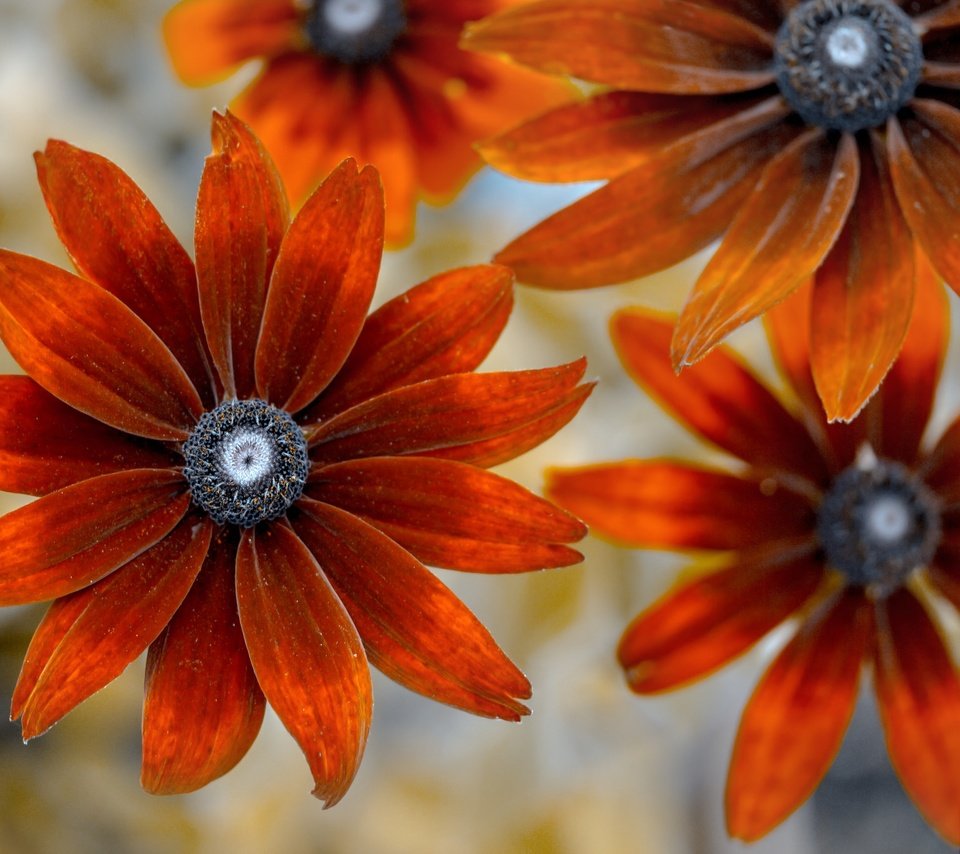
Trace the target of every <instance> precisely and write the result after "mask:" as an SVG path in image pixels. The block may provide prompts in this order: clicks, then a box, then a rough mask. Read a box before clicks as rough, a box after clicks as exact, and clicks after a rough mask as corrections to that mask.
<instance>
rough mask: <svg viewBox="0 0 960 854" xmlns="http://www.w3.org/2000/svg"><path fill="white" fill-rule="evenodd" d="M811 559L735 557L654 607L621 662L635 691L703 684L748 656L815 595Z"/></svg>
mask: <svg viewBox="0 0 960 854" xmlns="http://www.w3.org/2000/svg"><path fill="white" fill-rule="evenodd" d="M822 579H823V569H822V567H821V565H820V564H819V563H818V562H817V561H816V560H814V558H813V557H812V555H810V556H807V557H799V558H798V557H796V555H789V554H788V553H786V552H785V553H784V554H783V555H782V556H780V560H779V561H778V562H776V563H771V555H770V554H769V553H765V554H762V555H761V556H759V557H756V556H753V557H745V556H742V555H741V556H735V557H734V562H733V563H731V564H729V565H727V566H726V567H724V568H723V569H720V570H718V571H716V572H711V573H710V574H709V575H707V576H705V577H703V578H699V579H697V580H696V581H692V582H689V583H687V584H685V585H684V586H682V587H680V588H679V589H677V590H674V591H672V592H670V593H668V594H667V595H666V596H664V597H663V598H662V599H661V600H660V601H659V602H655V603H654V604H653V605H652V606H651V607H650V608H648V609H647V610H646V611H644V612H643V613H641V614H639V615H638V616H637V617H635V618H634V620H633V621H632V622H631V623H630V625H629V626H627V628H626V630H625V631H624V633H623V637H622V638H621V640H620V645H619V647H618V650H617V657H618V658H619V661H620V665H621V666H622V667H623V668H624V670H625V671H626V677H627V681H628V682H629V684H630V688H631V690H633V691H636V692H637V693H638V694H653V693H657V692H659V691H666V690H669V689H671V688H675V687H677V686H679V685H683V684H685V683H688V682H691V681H693V680H696V679H700V678H702V677H704V676H706V675H708V674H710V673H712V672H713V671H715V670H718V669H719V668H721V667H723V666H724V665H726V664H728V663H729V662H730V661H732V660H733V659H734V658H736V657H737V656H739V655H742V654H743V653H744V652H746V651H747V650H748V649H750V647H752V646H753V645H754V644H755V643H756V642H757V641H759V640H760V638H762V637H763V636H764V635H766V634H767V633H768V632H770V631H772V630H773V629H774V628H776V627H777V626H778V625H780V623H782V622H783V621H784V620H786V619H789V617H790V616H791V615H792V614H793V613H794V612H795V611H796V610H797V609H799V608H800V607H802V606H803V604H804V603H805V602H806V601H807V600H808V599H809V598H810V597H811V596H812V595H813V594H814V592H815V591H816V590H817V588H818V586H819V585H820V582H821V580H822Z"/></svg>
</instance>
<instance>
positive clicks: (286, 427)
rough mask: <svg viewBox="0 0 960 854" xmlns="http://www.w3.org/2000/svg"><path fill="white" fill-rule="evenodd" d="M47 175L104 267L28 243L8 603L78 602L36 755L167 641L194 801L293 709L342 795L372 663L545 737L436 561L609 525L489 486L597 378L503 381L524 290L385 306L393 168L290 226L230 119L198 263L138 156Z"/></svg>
mask: <svg viewBox="0 0 960 854" xmlns="http://www.w3.org/2000/svg"><path fill="white" fill-rule="evenodd" d="M37 166H38V171H39V176H40V184H41V187H42V189H43V193H44V196H45V198H46V201H47V206H48V208H49V210H50V213H51V215H52V217H53V221H54V224H55V226H56V228H57V231H58V233H59V235H60V238H61V240H62V241H63V243H64V245H65V246H66V248H67V250H68V252H69V253H70V255H71V257H72V259H73V261H74V263H75V264H76V266H77V269H78V270H79V272H80V274H81V275H80V276H79V277H78V276H75V275H72V274H70V273H67V272H64V271H62V270H60V269H58V268H56V267H53V266H51V265H49V264H46V263H44V262H42V261H38V260H36V259H33V258H29V257H26V256H23V255H18V254H15V253H12V252H8V251H0V337H2V339H3V341H4V343H5V344H6V345H7V347H8V348H9V350H10V352H11V353H12V355H13V356H14V358H15V359H16V360H17V361H18V362H19V364H20V365H21V366H22V367H23V368H24V370H25V371H27V373H28V374H29V377H24V376H5V377H0V386H2V389H3V394H2V395H0V401H2V403H0V459H2V465H0V488H3V489H5V490H8V491H13V492H20V493H26V494H30V495H36V496H40V497H39V498H38V499H37V500H36V501H34V502H32V503H30V504H28V505H26V506H25V507H23V508H22V509H19V510H16V511H14V512H12V513H9V514H7V515H6V516H3V517H2V518H0V543H2V546H3V554H4V561H3V566H2V568H0V603H2V604H16V603H23V602H34V601H41V600H47V599H54V600H55V601H54V602H53V604H52V605H51V607H50V609H49V611H48V612H47V615H46V616H45V618H44V619H43V621H42V623H41V625H40V627H39V628H38V629H37V632H36V634H35V636H34V638H33V641H32V642H31V645H30V648H29V650H28V651H27V655H26V660H25V662H24V665H23V670H22V672H21V674H20V679H19V681H18V683H17V686H16V689H15V692H14V697H13V710H12V713H13V717H14V718H20V719H21V724H22V729H23V736H24V738H25V739H30V738H32V737H34V736H36V735H39V734H40V733H42V732H43V731H45V730H46V729H48V728H49V727H50V726H52V725H53V724H54V723H56V722H57V721H58V720H59V719H60V718H61V717H62V716H63V715H64V714H66V713H67V712H68V711H70V709H72V708H73V707H74V706H76V705H77V704H78V703H80V702H81V701H82V700H84V699H85V698H86V697H88V696H90V694H92V693H93V692H94V691H97V690H98V689H100V688H102V687H103V686H104V685H106V684H107V683H108V682H110V681H111V680H112V679H113V678H114V677H115V676H117V675H118V674H119V673H120V672H121V671H122V670H123V669H124V668H125V667H126V666H127V665H128V664H129V663H130V662H131V661H133V660H134V659H135V658H136V657H137V656H138V655H140V653H141V652H143V651H144V650H145V649H147V648H148V647H149V655H148V658H147V677H146V697H145V703H144V718H143V777H142V780H143V784H144V786H145V787H146V788H147V789H148V790H149V791H152V792H163V793H167V792H181V791H189V790H192V789H195V788H197V787H199V786H202V785H204V784H205V783H207V782H208V781H209V780H211V779H213V778H215V777H217V776H219V775H220V774H223V773H224V772H226V771H227V770H229V769H230V768H231V767H232V766H233V765H234V764H235V763H236V762H237V761H238V760H239V759H240V758H241V757H242V756H243V755H244V753H245V752H246V751H247V749H248V748H249V746H250V744H251V743H252V741H253V739H254V738H255V737H256V734H257V732H258V730H259V727H260V723H261V720H262V717H263V712H264V707H265V702H269V703H270V705H271V706H272V707H273V708H274V710H275V711H276V713H277V715H278V716H279V717H280V719H281V720H282V722H283V723H284V725H285V726H286V727H287V729H288V730H289V731H290V732H291V734H292V735H293V736H294V738H295V739H296V740H297V742H298V743H299V744H300V746H301V748H302V749H303V751H304V753H305V754H306V756H307V760H308V762H309V764H310V768H311V771H312V772H313V776H314V778H315V781H316V789H315V794H316V795H317V796H318V797H320V798H322V799H323V800H325V801H326V802H327V804H328V805H329V804H333V803H335V802H336V801H337V800H339V799H340V798H341V797H342V796H343V794H344V793H345V791H346V790H347V788H348V786H349V785H350V782H351V780H352V779H353V776H354V774H355V772H356V769H357V766H358V764H359V761H360V758H361V756H362V753H363V748H364V745H365V743H366V736H367V730H368V727H369V724H370V714H371V704H372V694H371V683H370V673H369V666H368V661H369V662H370V663H372V664H374V665H375V666H377V667H379V668H380V669H381V670H382V671H384V672H385V673H386V674H387V675H389V676H391V677H392V678H394V679H395V680H397V681H398V682H400V683H401V684H403V685H405V686H407V687H409V688H411V689H412V690H414V691H418V692H420V693H422V694H424V695H426V696H428V697H431V698H433V699H436V700H439V701H441V702H445V703H449V704H450V705H453V706H457V707H459V708H462V709H466V710H468V711H471V712H474V713H476V714H480V715H486V716H489V717H494V718H504V719H508V720H517V719H519V717H520V716H522V715H524V714H526V712H527V709H526V707H525V706H524V705H523V704H522V703H521V702H520V700H521V699H523V698H526V697H528V696H529V695H530V686H529V683H528V682H527V680H526V678H525V677H524V676H523V674H522V673H520V671H519V670H518V669H517V668H516V667H515V666H514V665H513V664H512V663H511V662H510V661H509V659H508V658H507V657H506V656H505V655H504V654H503V653H502V652H501V650H500V649H499V648H498V647H497V645H496V644H495V643H494V641H493V639H492V638H491V636H490V635H489V634H488V632H487V631H486V630H485V628H484V627H483V626H482V625H481V623H480V622H479V621H478V620H477V619H476V617H474V616H473V615H472V614H471V613H470V612H469V611H468V610H467V608H466V607H465V606H464V605H463V604H462V603H461V602H460V601H459V600H458V599H457V598H456V597H455V596H454V595H453V594H452V593H451V592H450V591H449V590H448V589H447V588H446V587H445V586H444V585H442V584H441V583H440V582H439V581H438V580H437V579H436V578H435V577H434V576H433V574H431V573H430V572H429V571H428V570H427V569H426V568H425V567H424V565H423V563H422V562H427V563H431V564H434V565H437V566H445V567H451V568H454V569H461V570H466V571H471V572H493V573H503V572H522V571H525V570H530V569H534V568H539V567H549V566H562V565H566V564H570V563H574V562H576V561H577V560H578V559H579V554H578V553H577V552H576V551H574V550H573V549H571V548H570V547H569V546H567V545H565V543H569V542H573V541H575V540H577V539H579V538H580V537H581V536H582V535H583V533H584V528H583V526H582V525H581V523H579V522H578V521H576V520H575V519H573V518H572V517H571V516H569V515H568V514H567V513H565V512H564V511H562V510H558V509H557V508H555V507H553V506H552V505H550V504H549V503H548V502H546V501H544V500H543V499H541V498H538V497H536V496H535V495H533V494H532V493H530V492H528V491H526V490H525V489H523V488H522V487H520V486H518V485H517V484H515V483H513V482H511V481H509V480H507V479H505V478H503V477H500V476H498V475H495V474H493V473H491V472H488V471H486V470H485V467H487V466H490V465H493V464H495V463H498V462H501V461H504V460H508V459H511V458H513V457H514V456H516V455H517V454H520V453H522V452H523V451H524V450H526V449H528V448H531V447H533V446H535V445H537V444H539V442H541V441H542V440H543V439H544V438H546V437H547V436H549V435H551V434H552V433H553V432H554V431H556V430H557V429H559V427H561V426H562V425H563V424H565V423H566V422H567V421H568V420H569V419H570V418H571V417H572V416H573V415H574V414H575V413H576V411H577V410H578V409H579V407H580V405H581V404H582V403H583V401H584V400H585V398H586V396H587V395H588V394H589V391H590V386H588V385H580V384H578V383H579V380H580V377H581V375H582V373H583V363H582V361H581V362H574V363H572V364H569V365H565V366H561V367H557V368H547V369H542V370H533V371H524V372H507V373H489V374H475V373H473V370H474V369H475V368H476V367H477V366H478V365H479V363H480V362H481V361H482V360H483V359H484V357H485V356H486V355H487V353H488V351H489V350H490V348H491V347H492V346H493V344H494V342H495V341H496V340H497V338H498V336H499V334H500V332H501V330H502V328H503V326H504V324H505V323H506V320H507V317H508V315H509V312H510V308H511V305H512V280H511V275H510V272H509V271H508V270H506V269H504V268H502V267H496V266H479V267H471V268H464V269H460V270H454V271H452V272H449V273H444V274H441V275H438V276H436V277H434V278H433V279H430V280H429V281H427V282H424V283H423V284H421V285H418V286H417V287H415V288H413V289H411V290H409V291H408V292H406V293H405V294H403V295H401V296H400V297H398V298H396V299H394V300H392V301H390V302H388V303H386V304H385V305H384V306H383V307H381V308H380V309H379V310H377V311H376V312H374V313H373V314H371V315H370V316H369V317H367V309H368V306H369V303H370V300H371V298H372V296H373V292H374V287H375V283H376V279H377V273H378V270H379V265H380V257H381V252H382V244H383V216H384V207H383V194H382V191H381V188H380V184H379V180H378V177H377V173H376V171H375V170H374V169H373V168H371V167H367V168H364V169H363V170H359V171H358V168H357V166H356V164H355V163H354V162H353V161H350V160H348V161H345V162H344V163H343V164H341V165H340V166H339V167H338V168H337V169H336V170H335V171H334V172H333V174H331V176H330V177H329V178H328V179H327V180H326V181H324V183H323V184H322V185H321V186H320V188H319V189H318V190H317V191H316V193H315V194H314V195H313V196H312V197H311V198H310V199H309V200H308V201H307V203H306V204H305V205H304V207H303V209H302V210H301V211H300V213H299V214H298V215H297V216H296V217H295V218H294V219H293V221H292V222H291V221H290V216H289V211H288V208H287V204H286V200H285V196H284V194H283V190H282V186H281V183H280V179H279V176H278V175H277V173H276V171H275V169H274V167H273V164H272V163H271V161H270V160H269V158H268V157H267V155H266V154H265V152H264V150H263V149H262V147H261V146H260V144H259V143H258V141H257V139H256V137H254V136H253V135H252V133H251V132H250V130H249V129H248V128H247V127H246V126H245V125H243V124H242V123H241V122H240V121H239V120H237V119H236V118H234V117H232V116H231V115H229V114H228V115H226V116H218V115H215V116H214V122H213V153H212V154H211V156H210V157H209V158H208V159H207V162H206V166H205V169H204V172H203V177H202V179H201V183H200V192H199V199H198V203H197V222H196V234H195V238H196V265H194V263H193V262H192V261H191V260H190V258H189V256H188V255H187V253H186V251H185V250H184V249H183V248H182V247H181V246H180V244H179V243H178V242H177V241H176V239H175V238H174V236H173V235H172V233H171V232H170V231H169V230H168V228H167V227H166V225H165V224H164V223H163V221H162V220H161V218H160V216H159V214H158V213H157V211H156V210H155V209H154V207H153V206H152V205H151V204H150V202H149V201H148V200H147V199H146V198H145V197H144V195H143V194H142V192H141V191H140V190H139V189H138V188H137V186H136V185H135V184H134V183H133V182H132V181H131V180H130V179H129V178H128V177H127V176H126V175H125V174H124V173H123V172H121V171H120V170H119V169H118V168H117V167H116V166H114V165H113V164H111V163H110V162H109V161H107V160H105V159H103V158H101V157H99V156H97V155H95V154H91V153H87V152H84V151H80V150H78V149H76V148H73V147H72V146H69V145H67V144H65V143H62V142H51V143H49V145H48V146H47V149H46V151H45V152H43V153H42V154H38V155H37Z"/></svg>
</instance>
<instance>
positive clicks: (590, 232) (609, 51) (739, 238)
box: [465, 0, 960, 420]
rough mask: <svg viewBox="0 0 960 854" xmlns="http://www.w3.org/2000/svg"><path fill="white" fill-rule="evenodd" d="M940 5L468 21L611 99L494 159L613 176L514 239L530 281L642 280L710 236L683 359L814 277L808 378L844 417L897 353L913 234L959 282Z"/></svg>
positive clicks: (553, 11) (956, 166)
mask: <svg viewBox="0 0 960 854" xmlns="http://www.w3.org/2000/svg"><path fill="white" fill-rule="evenodd" d="M954 7H955V4H954V3H950V2H937V0H930V1H929V2H922V3H896V2H894V1H893V0H805V2H790V3H774V2H770V3H755V2H746V0H743V2H741V0H735V2H729V0H657V2H647V0H541V2H534V3H531V4H528V5H526V6H522V7H518V8H516V9H510V10H506V11H504V12H502V13H501V14H499V15H495V16H493V17H492V18H489V19H487V20H485V21H482V22H479V23H477V24H473V25H471V26H470V27H469V28H468V31H467V36H466V39H465V44H466V45H467V46H469V47H474V48H477V49H485V50H495V51H501V52H504V53H506V54H508V55H509V56H510V57H512V58H513V59H515V60H517V61H518V62H521V63H526V64H527V65H530V66H532V67H534V68H538V69H541V70H544V71H554V72H555V71H556V70H557V69H563V70H565V71H566V72H567V73H570V74H573V75H574V76H577V77H582V78H585V79H587V80H590V81H593V82H595V83H598V84H602V85H603V86H604V87H605V89H604V91H601V92H599V93H597V94H594V95H593V96H592V97H589V98H587V99H586V100H584V101H583V102H582V103H578V104H572V105H568V106H565V107H560V108H558V109H555V110H553V111H550V112H548V113H546V114H544V115H543V116H541V117H539V118H535V119H532V120H531V121H529V122H527V123H526V124H524V125H522V126H520V127H519V128H517V129H515V130H512V131H508V132H506V133H505V134H503V135H502V136H500V137H498V138H495V139H493V140H491V141H490V142H488V143H486V144H485V145H483V146H482V147H481V151H482V153H483V155H484V156H485V157H486V159H487V160H488V161H489V162H490V163H492V164H493V165H494V166H496V167H498V168H500V169H502V170H504V171H506V172H508V173H510V174H512V175H516V176H519V177H522V178H527V179H531V180H538V181H577V180H587V179H599V180H604V181H607V183H606V184H605V185H604V186H603V187H601V188H600V189H598V190H596V191H595V192H593V193H591V194H589V195H588V196H586V197H585V198H583V199H581V200H580V201H578V202H575V203H574V204H573V205H571V206H570V207H568V208H566V209H564V210H562V211H560V212H559V213H557V214H555V215H553V216H552V217H550V218H548V219H547V220H545V221H544V222H542V223H540V224H539V225H537V226H535V227H534V228H532V229H531V230H530V231H528V232H527V233H525V234H523V235H521V236H520V237H518V238H517V239H516V240H515V241H514V242H512V243H511V244H510V245H509V246H507V247H506V248H504V249H503V250H502V251H501V252H500V253H499V255H498V256H497V260H499V261H501V262H502V263H504V264H508V265H510V266H512V267H513V268H514V269H515V270H516V271H517V275H518V277H519V278H520V279H521V281H526V282H530V283H532V284H535V285H540V286H543V287H549V288H580V287H594V286H597V285H604V284H610V283H613V282H619V281H623V280H625V279H629V278H633V277H637V276H643V275H647V274H649V273H653V272H655V271H657V270H661V269H663V268H665V267H668V266H670V265H672V264H675V263H676V262H678V261H680V260H682V259H684V258H687V257H689V256H690V255H692V254H693V253H694V252H696V251H698V250H700V249H703V248H704V247H706V246H708V245H709V244H711V243H712V242H713V241H715V240H717V239H718V238H719V239H720V244H719V248H718V249H717V251H716V253H715V254H714V256H713V257H712V258H711V259H710V261H709V262H708V264H707V266H706V268H705V269H704V271H703V273H702V275H701V276H700V278H699V280H698V281H697V283H696V285H695V286H694V289H693V292H692V293H691V295H690V297H689V299H688V301H687V303H686V305H685V307H684V308H683V311H682V312H681V314H680V317H679V319H678V321H677V326H676V330H675V332H674V335H673V337H672V341H671V342H670V346H671V352H672V358H673V363H674V366H675V367H676V368H678V369H679V368H681V367H683V366H686V365H689V364H692V363H694V362H696V361H697V360H699V359H700V358H702V357H703V356H704V355H705V354H706V353H707V352H709V351H710V349H711V348H713V347H714V346H715V345H716V344H717V342H719V341H720V340H722V339H723V338H724V337H725V336H726V335H727V334H728V333H730V332H731V331H732V330H733V329H736V328H737V327H739V326H740V325H741V324H743V323H746V322H747V321H748V320H750V319H751V318H753V317H756V316H757V315H760V314H762V313H763V312H765V311H767V310H768V309H769V308H770V307H771V306H773V305H776V304H777V303H778V302H780V301H781V300H783V299H784V298H785V297H786V296H787V295H788V294H790V293H791V292H792V291H793V290H794V289H795V288H797V287H798V286H799V285H800V284H801V283H803V282H805V281H807V280H808V279H810V278H813V280H814V296H813V300H812V302H811V304H810V309H809V311H810V312H811V314H812V317H811V319H810V325H811V327H812V329H813V330H814V333H813V337H812V340H811V345H810V358H811V361H812V367H813V378H814V382H815V385H816V388H817V391H818V393H819V396H820V398H821V400H822V401H823V405H824V408H825V410H826V412H827V414H828V416H829V417H830V418H831V419H843V420H849V419H850V418H853V417H854V416H855V415H856V413H857V412H858V411H859V410H860V408H861V407H862V406H863V404H864V403H865V402H866V400H867V399H868V398H869V397H870V395H871V394H872V393H873V392H874V391H875V390H876V388H877V387H878V385H879V384H880V381H881V380H882V379H883V377H884V375H885V374H886V372H887V371H888V370H889V368H890V365H891V364H892V363H893V361H894V359H895V358H896V356H897V353H898V352H899V350H900V347H901V345H902V343H903V338H904V335H905V334H906V329H907V326H908V324H909V321H910V314H911V310H912V309H911V306H912V304H913V299H914V290H915V287H916V284H915V280H916V275H917V274H916V270H915V264H914V251H913V246H914V244H915V243H916V244H919V246H920V247H922V250H923V252H924V253H925V254H926V256H927V258H928V259H929V260H930V261H931V262H932V263H933V266H934V268H935V269H936V270H937V272H938V273H939V274H940V275H941V276H942V277H943V278H945V279H946V280H947V281H948V282H949V283H950V284H951V285H952V286H953V287H954V288H960V261H958V257H960V256H958V255H957V252H956V249H955V247H956V239H955V235H954V225H953V224H954V223H955V222H956V221H957V218H958V216H960V201H958V200H960V177H958V176H960V111H958V109H957V106H956V104H957V100H956V97H955V92H956V80H957V79H958V75H960V65H957V64H956V56H957V49H958V47H960V18H958V17H957V13H956V9H955V8H954Z"/></svg>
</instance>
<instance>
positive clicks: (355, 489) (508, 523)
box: [308, 457, 587, 573]
mask: <svg viewBox="0 0 960 854" xmlns="http://www.w3.org/2000/svg"><path fill="white" fill-rule="evenodd" d="M308 494H309V496H310V497H311V498H314V499H316V500H318V501H324V502H326V503H327V504H333V505H334V506H336V507H339V508H341V509H343V510H347V511H349V512H350V513H352V514H354V515H355V516H359V517H360V518H361V519H363V520H364V521H365V522H369V523H370V524H371V525H373V526H374V527H375V528H377V529H378V530H380V531H382V532H383V533H385V534H386V535H387V536H389V537H390V538H391V539H392V540H394V542H396V543H399V544H400V545H401V546H403V547H404V548H405V549H407V550H408V551H410V552H412V553H413V554H414V556H416V557H417V558H418V559H419V560H421V561H423V562H424V563H428V564H431V565H432V566H443V567H448V568H450V569H464V570H469V571H473V572H496V573H502V572H526V571H528V570H531V569H542V568H544V567H553V566H568V565H569V564H571V563H577V562H579V561H580V560H581V559H582V557H581V555H580V554H579V553H578V552H576V551H574V550H573V549H570V548H567V547H566V546H564V545H561V543H572V542H576V541H577V540H580V539H582V538H583V537H584V536H585V535H586V533H587V529H586V527H584V526H583V525H582V524H581V523H580V522H578V521H577V520H576V519H574V518H573V517H572V516H570V515H568V514H567V513H564V512H563V511H562V510H559V509H558V508H556V507H554V506H553V505H552V504H550V503H549V502H547V501H544V500H543V499H542V498H538V497H537V496H536V495H534V494H533V493H531V492H529V491H528V490H526V489H524V488H523V487H522V486H518V485H517V484H515V483H513V482H512V481H509V480H507V479H506V478H503V477H500V476H499V475H495V474H492V473H491V472H487V471H483V470H482V469H478V468H475V467H473V466H469V465H465V464H463V463H458V462H452V461H449V460H433V459H425V458H417V457H412V458H411V457H375V458H373V459H367V460H350V461H349V462H345V463H339V464H335V465H332V466H326V467H325V468H322V469H315V470H314V471H313V472H312V473H311V476H310V482H309V486H308Z"/></svg>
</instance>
